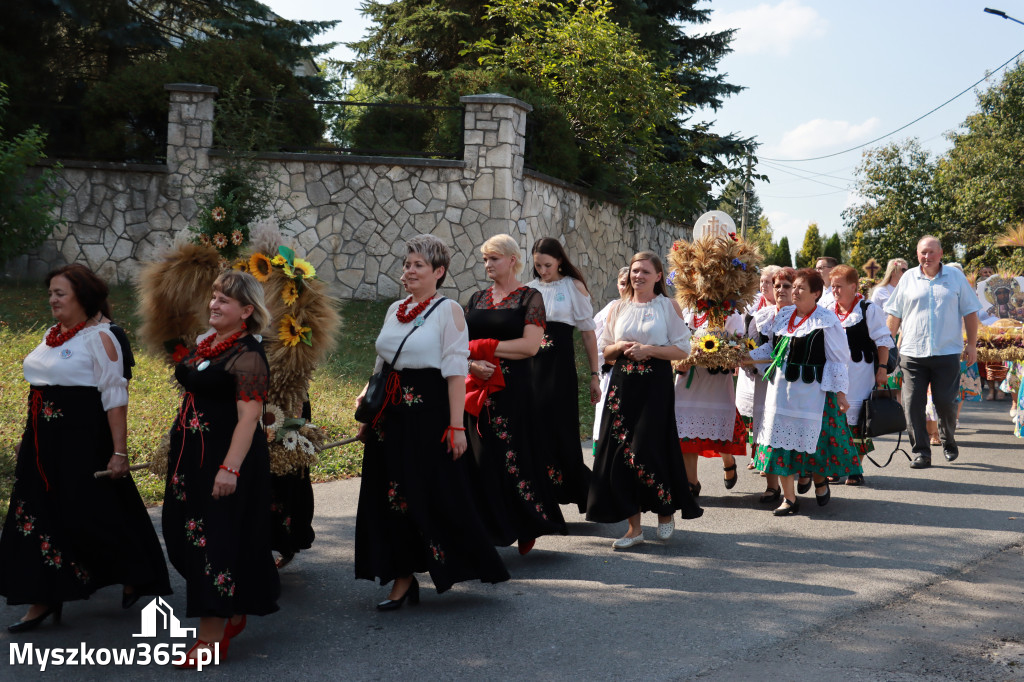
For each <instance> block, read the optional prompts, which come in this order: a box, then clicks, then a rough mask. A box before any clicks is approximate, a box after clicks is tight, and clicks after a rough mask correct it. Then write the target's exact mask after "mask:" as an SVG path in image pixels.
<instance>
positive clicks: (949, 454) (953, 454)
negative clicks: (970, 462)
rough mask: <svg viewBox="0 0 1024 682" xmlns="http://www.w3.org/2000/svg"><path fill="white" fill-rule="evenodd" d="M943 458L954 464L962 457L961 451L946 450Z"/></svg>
mask: <svg viewBox="0 0 1024 682" xmlns="http://www.w3.org/2000/svg"><path fill="white" fill-rule="evenodd" d="M942 456H943V457H945V458H946V461H947V462H952V461H954V460H955V459H956V458H957V457H959V456H960V451H959V450H944V451H943V452H942Z"/></svg>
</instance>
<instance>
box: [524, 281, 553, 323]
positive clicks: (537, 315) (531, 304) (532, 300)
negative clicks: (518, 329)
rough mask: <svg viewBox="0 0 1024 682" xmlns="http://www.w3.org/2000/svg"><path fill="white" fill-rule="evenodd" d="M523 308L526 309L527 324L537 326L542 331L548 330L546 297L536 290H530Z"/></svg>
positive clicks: (525, 297)
mask: <svg viewBox="0 0 1024 682" xmlns="http://www.w3.org/2000/svg"><path fill="white" fill-rule="evenodd" d="M523 307H524V308H526V324H535V325H537V326H538V327H540V328H541V329H547V326H548V320H547V311H546V310H545V309H544V296H543V295H542V294H541V293H540V292H539V291H537V290H536V289H532V288H531V289H529V290H528V291H527V293H526V295H525V296H524V297H523Z"/></svg>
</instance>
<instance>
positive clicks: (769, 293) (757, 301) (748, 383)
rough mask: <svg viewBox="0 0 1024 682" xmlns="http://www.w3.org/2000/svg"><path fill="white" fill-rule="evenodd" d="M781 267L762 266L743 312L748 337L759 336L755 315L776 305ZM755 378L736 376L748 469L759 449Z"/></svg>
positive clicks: (746, 375) (737, 404) (742, 373)
mask: <svg viewBox="0 0 1024 682" xmlns="http://www.w3.org/2000/svg"><path fill="white" fill-rule="evenodd" d="M779 269H780V268H779V266H778V265H766V266H764V267H763V268H761V278H760V280H759V281H758V293H757V296H756V297H755V298H754V302H753V304H751V305H750V307H749V308H747V311H746V312H745V313H744V314H743V329H744V331H745V333H746V337H747V338H748V339H754V340H756V339H757V338H758V335H757V326H756V325H755V324H754V315H755V314H757V313H758V312H760V311H761V310H763V309H765V308H767V307H774V305H775V285H774V283H773V282H772V278H773V277H774V276H775V273H776V272H777V271H778V270H779ZM757 345H761V344H757ZM755 379H756V377H754V376H753V375H752V374H748V373H747V372H740V373H739V375H738V376H737V377H736V411H737V412H739V413H740V418H741V419H742V420H743V426H745V427H746V429H747V442H749V443H750V446H751V450H750V455H751V456H750V463H749V464H747V469H754V468H755V466H754V453H755V452H756V450H757V444H755V443H754V434H753V432H752V431H751V427H752V425H753V423H754V402H755V398H756V396H755V394H756V392H757V382H756V381H755ZM760 397H761V401H762V405H763V403H764V394H763V393H762V394H761V396H760Z"/></svg>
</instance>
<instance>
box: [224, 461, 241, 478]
mask: <svg viewBox="0 0 1024 682" xmlns="http://www.w3.org/2000/svg"><path fill="white" fill-rule="evenodd" d="M218 468H219V469H223V470H224V471H226V472H228V473H229V474H234V475H235V478H238V477H240V476H241V475H242V474H241V473H240V472H239V471H238V469H232V468H231V467H229V466H228V465H226V464H221V465H220V466H219V467H218Z"/></svg>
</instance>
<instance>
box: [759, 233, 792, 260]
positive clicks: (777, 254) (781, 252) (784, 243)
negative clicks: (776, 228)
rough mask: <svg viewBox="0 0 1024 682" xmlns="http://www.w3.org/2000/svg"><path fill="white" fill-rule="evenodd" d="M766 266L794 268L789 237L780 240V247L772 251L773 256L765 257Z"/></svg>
mask: <svg viewBox="0 0 1024 682" xmlns="http://www.w3.org/2000/svg"><path fill="white" fill-rule="evenodd" d="M765 265H779V266H782V267H789V268H791V267H793V254H792V252H791V251H790V248H789V237H783V238H782V239H780V240H779V243H778V245H777V246H775V248H774V249H772V252H771V255H770V256H769V255H767V254H766V255H765Z"/></svg>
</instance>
